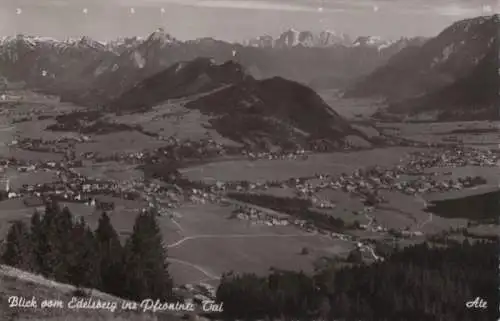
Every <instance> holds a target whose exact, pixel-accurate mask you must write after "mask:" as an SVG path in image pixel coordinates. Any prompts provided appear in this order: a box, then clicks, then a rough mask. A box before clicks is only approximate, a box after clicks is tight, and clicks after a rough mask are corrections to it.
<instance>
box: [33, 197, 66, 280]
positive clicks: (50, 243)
mask: <svg viewBox="0 0 500 321" xmlns="http://www.w3.org/2000/svg"><path fill="white" fill-rule="evenodd" d="M59 212H60V208H59V205H58V204H57V203H56V202H53V201H49V202H47V203H46V205H45V212H44V215H43V217H42V219H41V221H40V224H39V225H38V222H37V220H38V219H37V218H36V217H35V218H33V219H32V220H35V227H34V228H35V230H36V231H39V232H40V233H39V234H38V235H36V237H37V240H38V242H37V244H36V247H35V254H36V258H37V263H38V267H39V270H40V271H39V272H40V273H41V274H42V275H44V276H46V277H50V278H56V274H57V273H56V270H58V266H59V265H61V261H60V259H61V257H60V255H59V253H58V246H59V244H58V243H59V240H58V238H57V229H56V217H57V215H58V213H59ZM37 226H38V227H37Z"/></svg>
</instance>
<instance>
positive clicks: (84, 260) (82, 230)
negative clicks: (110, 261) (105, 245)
mask: <svg viewBox="0 0 500 321" xmlns="http://www.w3.org/2000/svg"><path fill="white" fill-rule="evenodd" d="M71 248H72V251H71V254H68V255H67V256H66V257H67V264H68V275H69V280H70V282H71V283H72V284H74V285H76V286H78V287H80V286H86V287H100V284H101V276H100V269H99V253H98V247H97V242H96V240H95V238H94V233H93V232H92V231H91V230H90V228H89V227H88V226H87V223H86V222H85V219H84V218H83V217H80V219H79V221H78V222H77V223H76V224H75V226H74V227H73V228H72V233H71Z"/></svg>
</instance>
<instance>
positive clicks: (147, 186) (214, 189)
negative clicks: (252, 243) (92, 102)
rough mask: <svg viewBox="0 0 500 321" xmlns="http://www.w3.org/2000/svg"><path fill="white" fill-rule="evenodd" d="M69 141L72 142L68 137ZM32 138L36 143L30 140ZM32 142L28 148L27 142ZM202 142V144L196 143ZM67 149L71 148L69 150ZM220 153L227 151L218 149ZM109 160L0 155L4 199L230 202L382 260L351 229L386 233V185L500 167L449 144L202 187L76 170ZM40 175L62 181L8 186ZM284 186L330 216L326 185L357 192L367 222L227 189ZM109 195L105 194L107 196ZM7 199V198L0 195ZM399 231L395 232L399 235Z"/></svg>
mask: <svg viewBox="0 0 500 321" xmlns="http://www.w3.org/2000/svg"><path fill="white" fill-rule="evenodd" d="M89 140H90V138H89V137H88V136H84V137H81V138H80V139H76V141H89ZM68 142H69V143H68ZM57 143H59V144H60V143H65V145H66V146H71V140H69V139H61V140H59V141H57ZM19 144H21V145H22V146H26V145H29V146H36V145H37V144H38V145H39V144H40V141H37V140H32V141H26V140H24V141H22V142H18V141H14V142H13V143H12V145H13V146H14V145H19ZM30 144H31V145H30ZM29 146H28V147H29ZM197 148H198V147H197ZM68 150H69V152H68ZM216 154H223V153H221V152H217V153H216ZM242 155H243V156H244V157H248V158H249V159H250V160H257V159H262V158H264V159H268V160H272V159H288V158H295V159H301V160H307V153H306V152H304V151H298V152H297V153H292V154H290V153H285V154H279V153H269V154H258V153H256V154H253V153H246V152H242ZM168 156H169V154H168V153H167V152H166V150H165V149H158V150H156V151H155V152H144V153H141V152H133V153H123V154H121V155H119V156H115V157H113V158H111V159H112V160H113V161H115V162H122V163H126V164H131V163H132V164H141V163H143V162H150V163H155V162H158V161H159V160H161V159H164V158H165V157H168ZM109 160H110V159H105V160H103V159H102V158H100V157H99V155H96V154H94V153H86V154H81V155H75V153H74V152H72V150H71V149H67V150H66V152H65V157H64V160H61V161H51V162H40V161H39V162H33V161H31V162H30V161H18V160H16V159H13V158H9V159H2V160H0V170H1V171H2V172H3V178H2V180H1V181H2V182H3V183H2V189H3V193H2V195H3V199H22V200H23V203H24V204H25V205H26V206H27V207H32V208H37V207H41V206H43V204H44V200H45V199H47V198H48V197H51V198H55V199H58V200H60V201H62V202H76V203H83V204H86V205H87V206H89V207H90V208H94V209H95V210H98V211H113V209H114V208H115V204H114V202H113V201H110V200H109V199H110V198H109V197H111V198H116V199H124V200H140V201H143V202H144V204H147V205H146V207H149V208H154V209H155V210H157V212H158V215H162V216H169V217H171V218H173V217H174V215H175V208H176V207H178V206H180V205H181V204H182V203H186V202H188V203H189V202H190V203H196V204H203V203H218V204H223V205H225V206H227V205H230V206H233V207H234V210H233V214H232V216H231V218H234V219H239V220H246V221H249V222H251V224H257V225H258V224H263V225H267V226H288V225H292V226H296V227H298V228H299V229H301V230H303V231H305V232H306V233H316V234H321V235H324V236H328V237H331V238H337V239H341V240H344V241H350V242H354V243H356V246H357V248H358V249H359V250H361V251H363V252H366V253H371V254H370V255H371V257H372V259H375V260H381V259H383V258H382V257H380V256H378V255H377V254H375V252H374V249H373V247H372V246H371V244H370V243H369V242H366V241H363V242H361V241H359V237H357V236H354V235H350V233H349V230H364V231H369V232H374V233H379V234H388V232H389V228H388V227H386V226H383V225H381V224H379V223H378V221H377V218H376V213H374V212H376V209H377V206H379V205H380V204H384V203H386V202H387V200H386V199H385V198H384V196H383V195H382V193H381V192H382V191H395V192H398V193H402V194H405V195H410V196H421V195H424V194H426V193H431V192H432V193H436V192H439V193H441V192H447V191H452V190H462V189H466V188H474V187H476V186H479V185H483V184H486V182H487V180H486V179H485V178H483V177H481V176H474V177H472V176H466V177H458V178H456V179H452V178H449V179H443V175H444V177H446V175H449V173H448V172H444V173H443V175H439V174H438V172H435V171H434V172H433V171H426V170H427V169H431V168H455V167H464V166H480V167H493V166H497V162H498V155H497V154H495V153H493V152H491V151H489V150H472V149H470V150H468V149H465V148H462V147H456V148H454V149H447V150H444V151H443V150H435V151H432V150H431V151H426V152H418V153H414V154H412V155H411V157H410V158H408V159H405V160H402V162H401V163H400V164H398V165H396V166H394V167H393V168H382V167H380V166H371V167H369V168H364V169H357V170H355V171H354V172H352V173H342V174H341V175H331V174H328V173H324V174H321V173H317V174H316V175H314V176H311V177H290V178H289V179H287V180H284V181H276V180H269V181H268V182H248V181H239V182H221V181H215V182H214V184H206V183H204V184H203V186H201V187H199V188H197V187H196V188H195V187H186V186H179V185H177V184H176V182H175V181H173V182H162V181H161V180H158V179H145V178H139V179H132V180H113V179H103V178H94V177H86V176H84V175H82V174H80V173H79V171H78V168H79V167H81V166H83V165H84V162H88V161H90V162H92V163H98V162H102V161H109ZM12 171H14V172H19V173H28V174H29V173H37V172H41V171H42V172H51V173H54V174H55V175H56V176H57V178H58V179H57V180H56V181H53V182H47V183H37V184H24V185H23V186H21V187H19V188H17V189H13V188H12V187H11V186H10V179H9V177H8V176H9V175H10V174H9V173H12ZM273 188H281V189H283V188H286V189H289V190H292V191H293V194H294V196H293V197H296V198H298V199H303V200H308V201H310V202H311V206H312V208H314V209H317V210H319V211H320V213H323V215H326V216H328V215H329V214H328V210H333V209H335V208H336V206H337V205H336V204H335V202H332V201H330V200H328V199H322V198H321V197H318V196H317V195H318V194H319V193H321V192H322V191H325V190H333V191H339V192H342V193H346V194H348V195H350V196H351V197H357V198H359V199H361V200H362V202H363V204H364V208H363V209H361V210H359V211H356V212H355V213H354V214H355V215H358V216H360V217H364V218H365V219H366V220H367V221H368V223H365V224H361V223H359V222H357V221H356V222H355V223H354V224H346V225H344V229H345V232H343V233H339V232H338V231H332V230H328V229H327V230H325V229H324V228H318V227H317V226H315V223H314V221H310V220H307V219H301V218H298V217H294V216H293V215H288V213H280V212H277V211H273V210H271V209H268V208H263V207H259V206H256V205H255V204H251V203H244V202H240V201H236V200H234V199H232V198H230V197H227V195H228V194H230V193H232V192H237V193H242V194H258V193H261V194H262V193H264V194H265V193H266V192H267V191H268V190H269V189H273ZM103 196H106V197H104V199H105V200H102V199H103ZM0 199H2V196H0ZM393 234H394V233H393ZM397 235H399V236H400V237H406V238H408V237H420V236H422V232H421V231H419V230H414V229H413V230H410V229H407V228H406V229H401V230H399V231H397Z"/></svg>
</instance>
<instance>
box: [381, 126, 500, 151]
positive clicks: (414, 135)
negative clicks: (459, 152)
mask: <svg viewBox="0 0 500 321" xmlns="http://www.w3.org/2000/svg"><path fill="white" fill-rule="evenodd" d="M376 127H377V128H378V129H379V130H381V131H382V132H383V133H386V134H392V135H398V136H402V137H406V138H408V139H412V140H416V141H421V142H434V143H439V142H441V143H446V142H448V143H449V142H457V141H462V142H463V143H464V144H465V145H466V146H471V147H478V148H481V147H482V148H490V149H498V146H499V145H498V142H499V141H500V123H499V122H493V121H491V122H476V121H471V122H453V123H378V124H377V125H376Z"/></svg>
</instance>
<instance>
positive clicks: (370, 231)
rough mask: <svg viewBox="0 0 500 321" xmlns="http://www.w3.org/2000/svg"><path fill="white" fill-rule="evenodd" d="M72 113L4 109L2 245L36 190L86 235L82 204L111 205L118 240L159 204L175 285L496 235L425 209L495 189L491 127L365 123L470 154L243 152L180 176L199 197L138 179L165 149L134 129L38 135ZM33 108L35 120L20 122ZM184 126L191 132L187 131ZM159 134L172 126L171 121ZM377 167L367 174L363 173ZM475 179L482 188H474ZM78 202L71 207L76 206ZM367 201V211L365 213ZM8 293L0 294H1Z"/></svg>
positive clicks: (89, 214)
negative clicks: (308, 219) (316, 216)
mask: <svg viewBox="0 0 500 321" xmlns="http://www.w3.org/2000/svg"><path fill="white" fill-rule="evenodd" d="M345 104H346V106H349V104H352V102H350V103H348V102H346V103H345ZM75 108H76V107H74V106H70V105H64V104H60V103H59V102H58V101H57V100H52V101H51V100H45V101H43V103H40V102H39V101H37V102H32V103H28V102H23V103H22V104H18V105H16V106H11V105H9V106H7V107H5V108H2V109H1V111H0V155H1V156H0V161H1V162H2V163H1V164H3V166H2V167H3V183H5V182H6V181H7V180H8V181H9V185H10V190H11V192H12V193H11V195H10V196H9V199H7V200H4V201H1V202H0V236H1V237H3V236H4V235H5V232H6V231H7V229H8V227H9V225H10V224H11V222H12V221H13V220H17V219H28V218H29V216H30V215H31V214H32V213H33V211H34V210H35V209H36V208H37V207H40V206H41V204H40V203H39V202H37V201H36V192H34V191H36V190H37V189H40V188H41V187H43V188H44V189H46V190H49V191H51V192H54V193H56V194H58V195H61V196H64V197H65V198H67V201H64V202H63V204H64V205H67V206H68V207H69V208H70V209H71V211H72V212H73V213H74V214H75V215H77V216H85V217H86V219H87V222H89V223H90V224H91V225H93V226H95V225H96V223H97V219H98V218H99V215H100V210H99V209H97V208H96V207H95V206H96V205H93V204H87V203H86V202H84V201H83V200H84V199H85V197H90V196H91V197H92V198H94V199H97V200H98V202H101V203H106V202H107V203H113V204H114V208H113V209H111V210H109V212H108V213H109V215H110V217H111V220H112V222H113V224H114V226H115V228H116V229H117V231H119V233H120V234H121V235H123V236H126V235H128V234H130V232H131V229H132V226H133V222H134V219H135V217H136V216H137V214H138V213H139V211H140V210H141V209H142V208H144V207H147V206H148V203H149V204H151V202H152V200H156V201H157V203H158V209H159V212H160V217H159V218H158V220H159V223H160V227H161V229H162V232H163V235H164V243H165V246H166V248H167V249H168V254H169V263H170V272H171V274H172V275H173V278H174V280H175V282H176V283H177V284H179V285H180V284H198V283H208V284H211V285H216V284H217V282H218V279H219V278H220V275H221V274H222V273H224V272H228V271H231V270H234V271H240V272H245V271H246V272H257V273H266V272H267V271H268V270H269V268H271V267H277V268H283V269H296V270H299V269H302V270H305V271H312V269H313V268H314V265H315V263H316V262H317V260H318V259H320V258H322V257H325V256H326V257H339V258H343V259H345V258H346V257H347V256H348V255H349V253H350V252H351V251H354V250H360V251H362V252H363V254H364V256H365V259H366V260H367V261H375V260H380V259H383V257H381V255H380V254H377V253H376V252H375V247H374V246H373V244H374V242H387V243H388V244H392V245H394V243H395V242H397V243H399V244H401V245H403V246H404V245H407V244H412V243H417V242H422V241H424V240H428V239H429V238H431V237H433V236H434V237H437V236H443V235H445V236H446V237H453V236H454V235H455V236H456V237H459V236H460V232H459V231H461V230H463V229H469V230H470V231H471V233H475V234H481V233H483V234H485V235H492V234H494V233H499V232H500V230H499V228H498V225H492V224H491V223H489V222H481V221H476V220H474V218H471V217H469V218H466V217H446V218H445V217H440V216H437V215H433V214H432V213H429V212H428V211H426V206H427V205H428V202H430V199H433V200H435V199H436V197H437V198H439V197H445V196H446V194H447V193H452V192H453V191H456V190H464V189H465V190H474V191H476V192H477V190H479V191H480V190H481V189H483V188H491V187H497V186H498V182H499V178H500V174H499V171H498V167H497V166H498V148H497V147H498V146H495V148H493V146H492V145H491V146H490V145H488V146H490V147H488V148H487V149H485V148H484V147H485V146H486V144H491V143H492V142H493V141H494V140H495V139H496V140H497V141H498V139H499V138H500V136H499V132H498V131H494V130H492V129H491V128H492V126H494V125H495V126H496V125H498V124H492V123H455V124H440V123H431V124H399V123H398V124H388V123H383V124H377V123H370V124H368V125H367V122H366V121H363V122H361V123H362V126H365V127H369V128H371V129H370V130H372V131H373V130H376V131H379V132H380V133H386V134H388V135H394V136H399V137H404V138H407V139H412V140H420V141H423V142H442V143H446V142H447V141H448V142H449V141H450V137H454V138H453V139H454V140H455V141H456V140H463V141H464V145H465V146H468V147H478V148H477V150H475V151H471V152H467V153H469V154H464V153H461V152H458V151H457V150H456V149H455V148H454V147H449V148H442V147H441V148H419V147H404V146H392V147H387V148H378V149H369V150H361V151H349V152H337V153H325V154H307V153H306V155H305V156H293V155H287V156H286V157H281V158H280V157H278V158H276V157H270V156H269V155H267V156H266V155H263V156H262V157H256V158H249V157H248V156H245V155H241V156H240V159H236V160H226V161H214V162H209V163H203V164H198V165H193V166H188V167H184V168H182V169H181V171H180V172H181V174H182V175H183V176H184V177H185V178H187V179H188V180H191V181H202V182H203V183H204V184H205V186H206V185H208V186H211V187H210V188H209V190H208V191H207V190H203V189H202V188H189V189H188V188H178V187H177V188H176V187H172V186H171V185H168V184H165V183H164V182H161V181H159V180H157V179H145V177H144V173H143V171H141V170H140V169H138V168H137V165H140V164H141V162H142V158H141V155H142V154H141V153H143V152H144V151H148V150H149V151H154V150H155V148H158V147H160V146H163V145H164V144H165V141H164V140H162V139H161V138H159V137H151V136H148V135H145V134H143V133H140V132H134V131H132V132H128V131H122V132H117V133H109V134H102V135H97V134H96V135H92V134H89V135H82V134H79V133H76V132H53V131H50V130H47V129H46V127H47V126H49V125H50V124H52V123H54V119H53V117H55V116H56V115H60V114H63V113H67V112H68V111H71V110H74V109H75ZM345 108H347V107H345ZM363 108H365V107H363ZM35 109H36V111H37V117H38V118H37V117H35V118H33V119H30V120H24V121H22V122H16V120H18V119H19V118H21V117H22V116H23V115H25V114H29V113H30V112H31V111H33V110H35ZM340 113H342V110H340ZM42 116H45V117H42ZM41 118H42V119H44V120H43V121H41V120H39V119H41ZM354 118H356V117H354ZM358 118H359V117H358ZM178 126H180V125H178ZM187 126H193V125H192V122H188V125H187ZM360 126H361V125H360ZM163 127H168V122H167V121H165V123H164V124H163ZM151 128H152V127H151ZM484 128H486V129H488V128H489V130H488V134H487V136H484V135H482V134H481V135H479V134H477V133H478V132H481V129H483V132H484ZM199 129H200V128H198V127H197V129H196V132H197V131H198V130H199ZM197 133H198V132H197ZM203 135H210V132H207V133H203ZM214 139H217V138H214ZM453 139H452V140H453ZM221 141H222V140H221ZM451 143H453V142H451ZM37 146H38V148H36V147H37ZM49 147H50V148H49ZM69 150H72V151H74V153H75V156H74V158H68V155H67V153H68V151H69ZM117 153H118V154H119V155H118V154H117ZM110 155H115V157H114V158H113V157H108V156H110ZM116 155H118V156H116ZM431 163H432V164H431ZM429 164H431V165H429ZM375 166H376V167H377V168H376V169H375V171H374V172H370V173H368V174H367V173H361V172H360V169H364V168H368V167H372V169H373V167H375ZM468 176H469V178H467V177H468ZM474 176H480V177H481V178H484V180H485V181H484V182H482V184H481V185H474V184H472V183H471V184H472V185H470V184H469V183H470V179H471V177H474ZM385 180H386V181H385ZM77 181H78V183H74V182H77ZM72 182H73V183H74V184H73V185H74V186H73V185H72ZM82 182H83V183H82ZM85 185H87V186H85ZM68 186H72V187H71V188H69V187H68ZM129 192H130V193H132V192H133V193H136V194H138V195H139V198H137V199H136V200H127V199H125V197H123V195H124V194H125V193H129ZM233 192H235V193H243V194H248V195H253V194H258V195H261V196H262V195H264V196H266V195H267V196H268V197H271V198H278V199H279V198H301V199H307V200H309V201H310V202H311V204H312V208H314V211H315V212H319V213H322V214H323V215H326V216H327V217H333V218H335V219H340V220H341V221H342V222H343V227H342V228H341V229H340V230H336V231H333V230H328V228H326V229H325V228H317V227H314V226H310V225H309V224H306V223H305V222H304V220H303V218H298V217H293V216H292V215H289V213H287V212H286V211H285V210H280V209H279V208H271V207H266V206H262V204H257V203H252V202H251V201H249V202H242V201H241V200H240V201H238V200H236V199H234V198H232V197H229V196H228V195H229V194H230V193H233ZM77 195H80V196H79V200H75V197H76V196H77ZM371 198H374V200H372V201H373V202H374V203H373V204H368V203H369V202H368V203H367V201H368V200H369V199H371ZM471 222H472V223H471ZM304 249H307V250H304ZM12 290H14V289H13V288H11V287H5V286H3V288H2V291H4V292H5V293H7V292H9V291H12ZM9 293H10V292H9ZM50 320H52V319H50ZM53 320H57V319H53ZM81 320H83V319H81ZM123 320H126V319H123Z"/></svg>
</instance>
